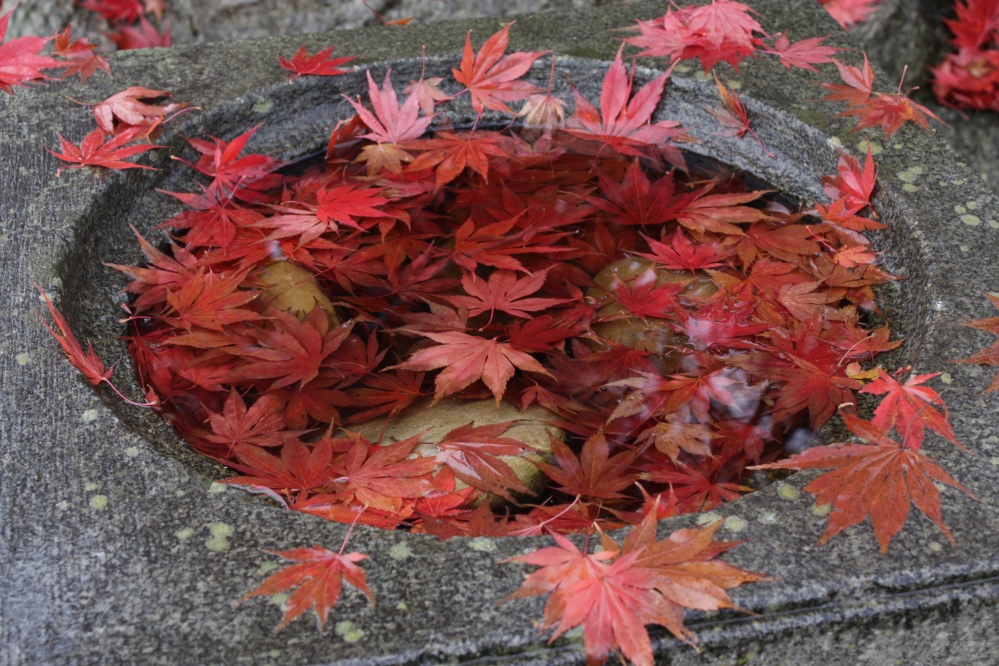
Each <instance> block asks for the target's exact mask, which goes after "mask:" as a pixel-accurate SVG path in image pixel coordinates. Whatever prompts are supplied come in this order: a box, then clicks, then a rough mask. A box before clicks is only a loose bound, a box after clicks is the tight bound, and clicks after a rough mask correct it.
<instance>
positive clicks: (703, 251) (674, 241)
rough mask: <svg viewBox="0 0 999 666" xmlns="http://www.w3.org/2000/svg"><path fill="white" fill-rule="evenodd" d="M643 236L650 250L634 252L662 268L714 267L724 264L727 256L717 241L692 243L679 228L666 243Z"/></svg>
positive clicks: (690, 268)
mask: <svg viewBox="0 0 999 666" xmlns="http://www.w3.org/2000/svg"><path fill="white" fill-rule="evenodd" d="M643 237H644V238H645V242H646V243H648V245H649V249H650V250H652V252H651V253H642V252H636V253H635V254H636V255H637V256H639V257H645V258H646V259H651V260H652V261H654V262H656V263H657V264H658V265H660V266H662V267H663V268H670V269H673V270H687V271H696V270H703V269H705V268H715V267H717V266H721V265H722V264H724V260H725V258H726V256H728V255H727V253H726V252H725V251H724V250H723V249H722V248H721V246H719V245H718V243H694V242H693V241H691V240H690V239H689V238H687V235H686V234H685V233H683V229H680V228H677V229H676V230H675V231H674V232H673V235H672V236H670V238H669V242H668V243H665V242H662V243H661V242H659V241H657V240H655V239H654V238H649V237H648V236H643ZM663 240H666V239H665V238H664V239H663Z"/></svg>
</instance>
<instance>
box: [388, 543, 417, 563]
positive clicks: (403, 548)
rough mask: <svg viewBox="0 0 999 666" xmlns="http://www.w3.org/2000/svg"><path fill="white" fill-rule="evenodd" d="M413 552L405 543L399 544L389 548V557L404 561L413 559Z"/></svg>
mask: <svg viewBox="0 0 999 666" xmlns="http://www.w3.org/2000/svg"><path fill="white" fill-rule="evenodd" d="M412 554H413V550H412V549H411V548H410V547H409V546H408V545H406V544H404V543H397V544H396V545H394V546H392V547H391V548H389V557H391V558H392V559H394V560H404V559H406V558H408V557H411V556H412Z"/></svg>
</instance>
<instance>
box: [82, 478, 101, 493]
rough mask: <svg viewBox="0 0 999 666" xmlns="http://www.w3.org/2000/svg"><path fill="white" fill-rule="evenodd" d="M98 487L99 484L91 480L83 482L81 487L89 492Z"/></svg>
mask: <svg viewBox="0 0 999 666" xmlns="http://www.w3.org/2000/svg"><path fill="white" fill-rule="evenodd" d="M100 487H101V484H99V483H94V482H93V481H87V482H86V483H85V484H83V489H84V490H86V491H87V492H88V493H91V492H93V491H95V490H97V489H98V488H100Z"/></svg>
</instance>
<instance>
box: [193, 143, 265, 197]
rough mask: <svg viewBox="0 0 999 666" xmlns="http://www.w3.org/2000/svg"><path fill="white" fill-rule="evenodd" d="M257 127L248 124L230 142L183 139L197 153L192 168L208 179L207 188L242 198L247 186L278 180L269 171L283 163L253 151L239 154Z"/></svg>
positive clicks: (256, 185)
mask: <svg viewBox="0 0 999 666" xmlns="http://www.w3.org/2000/svg"><path fill="white" fill-rule="evenodd" d="M258 129H260V125H256V126H254V127H251V128H250V129H248V130H247V131H245V132H243V133H242V134H240V135H239V136H237V137H236V138H235V139H233V140H232V141H223V140H221V139H216V138H215V137H210V138H211V141H206V140H204V139H192V138H187V142H188V143H189V144H190V145H191V147H192V148H194V149H195V150H196V151H198V152H199V153H201V158H200V159H199V160H198V161H197V163H196V164H194V165H193V166H194V168H195V169H197V170H198V171H199V172H200V173H203V174H204V175H206V176H208V177H209V178H211V179H212V184H211V186H210V187H209V188H208V189H209V191H211V192H221V193H222V194H225V195H226V196H236V197H240V198H242V197H245V196H246V192H245V191H244V190H245V189H247V188H257V189H259V188H266V187H269V186H272V185H273V184H277V183H279V182H280V178H275V177H274V176H273V175H272V174H273V172H274V171H276V170H277V169H279V168H281V167H282V166H283V164H282V163H281V162H279V161H278V160H275V159H274V158H272V157H268V156H267V155H260V154H257V153H251V154H249V155H242V156H241V153H242V152H243V149H244V148H246V144H247V142H248V141H249V140H250V138H251V137H252V136H253V134H254V132H256V131H257V130H258Z"/></svg>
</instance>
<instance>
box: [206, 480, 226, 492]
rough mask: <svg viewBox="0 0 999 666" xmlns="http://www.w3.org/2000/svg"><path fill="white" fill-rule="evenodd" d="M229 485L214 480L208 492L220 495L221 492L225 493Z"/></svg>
mask: <svg viewBox="0 0 999 666" xmlns="http://www.w3.org/2000/svg"><path fill="white" fill-rule="evenodd" d="M227 487H228V486H227V485H226V484H224V483H219V482H218V481H212V485H210V486H208V492H209V493H210V494H212V495H218V494H219V493H224V492H225V489H226V488H227Z"/></svg>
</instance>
